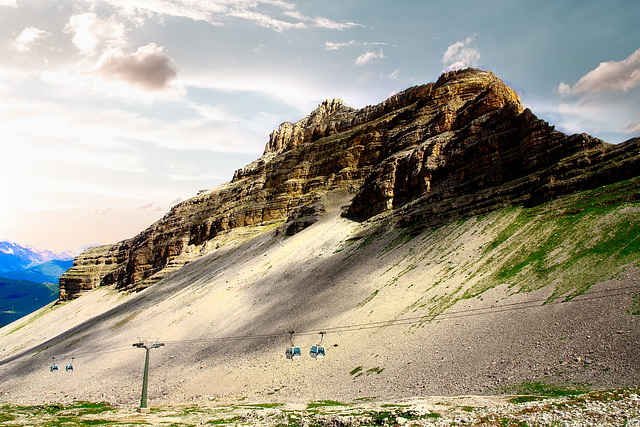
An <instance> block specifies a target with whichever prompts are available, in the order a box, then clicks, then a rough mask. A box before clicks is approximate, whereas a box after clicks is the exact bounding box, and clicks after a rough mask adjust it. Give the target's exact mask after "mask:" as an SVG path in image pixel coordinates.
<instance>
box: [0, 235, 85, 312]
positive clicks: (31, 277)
mask: <svg viewBox="0 0 640 427" xmlns="http://www.w3.org/2000/svg"><path fill="white" fill-rule="evenodd" d="M72 265H73V254H72V253H71V252H65V253H54V252H52V251H48V250H44V251H43V250H38V249H36V248H34V247H32V246H21V245H19V244H17V243H13V242H9V241H6V240H3V241H1V242H0V325H7V324H9V323H11V322H13V321H14V320H17V319H19V318H21V317H23V316H26V315H27V314H29V313H31V312H33V311H35V310H37V309H39V308H41V307H44V306H45V305H47V304H49V303H50V302H52V301H55V300H56V299H58V293H59V287H58V278H59V277H60V276H61V275H62V274H63V273H64V272H65V271H67V270H68V269H69V268H71V266H72Z"/></svg>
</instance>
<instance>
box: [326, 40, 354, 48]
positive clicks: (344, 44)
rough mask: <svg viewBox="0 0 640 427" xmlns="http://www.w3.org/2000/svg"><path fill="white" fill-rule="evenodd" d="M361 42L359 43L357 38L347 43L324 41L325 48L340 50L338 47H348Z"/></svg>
mask: <svg viewBox="0 0 640 427" xmlns="http://www.w3.org/2000/svg"><path fill="white" fill-rule="evenodd" d="M358 44H359V43H357V42H356V41H355V40H350V41H348V42H346V43H332V42H325V43H324V48H325V49H326V50H338V49H342V48H344V47H348V46H357V45H358Z"/></svg>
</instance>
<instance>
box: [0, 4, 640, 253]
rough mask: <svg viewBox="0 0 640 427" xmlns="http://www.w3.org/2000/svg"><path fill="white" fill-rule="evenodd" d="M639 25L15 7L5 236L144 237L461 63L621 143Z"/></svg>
mask: <svg viewBox="0 0 640 427" xmlns="http://www.w3.org/2000/svg"><path fill="white" fill-rule="evenodd" d="M639 22H640V1H638V0H624V1H623V0H608V1H602V0H538V1H535V2H534V1H524V0H448V1H424V0H409V1H393V2H392V1H389V0H387V1H385V0H346V1H345V0H339V1H338V0H323V1H317V0H315V1H314V0H303V1H293V0H177V1H167V0H106V1H86V2H85V1H78V0H74V1H66V0H27V1H22V0H0V171H1V173H2V180H1V182H2V184H0V185H1V186H0V201H1V203H2V205H1V206H2V208H1V209H0V240H3V239H6V240H11V241H14V242H17V243H20V244H23V245H26V244H29V245H32V246H35V247H38V248H40V249H48V250H54V251H76V252H77V251H80V250H82V249H83V248H86V247H88V246H93V245H97V244H107V243H115V242H117V241H120V240H123V239H126V238H130V237H133V236H135V235H136V234H137V233H139V232H140V231H142V230H143V229H144V228H146V227H147V226H149V225H150V224H152V223H153V222H154V221H156V220H158V219H160V218H161V217H162V216H163V215H164V214H165V213H166V212H167V211H168V210H169V209H170V207H171V206H173V205H175V204H176V203H178V202H180V201H182V200H186V199H188V198H190V197H193V196H195V195H196V194H197V192H198V191H199V190H202V189H209V188H214V187H216V186H217V185H219V184H221V183H223V182H226V181H229V180H231V178H232V177H233V172H234V170H236V169H238V168H240V167H242V166H244V165H246V164H248V163H250V162H251V161H253V160H255V159H257V158H258V157H260V155H261V154H262V152H263V150H264V147H265V145H266V143H267V142H268V138H269V134H270V133H271V131H272V130H273V129H275V128H277V127H278V125H279V124H280V123H282V122H285V121H291V122H295V121H297V120H300V119H301V118H303V117H305V116H306V115H308V114H309V113H310V112H311V111H312V110H313V109H315V108H316V107H317V105H318V104H319V103H321V102H322V101H323V100H325V99H328V98H336V97H337V98H342V99H343V100H344V101H345V102H346V103H347V104H348V105H350V106H352V107H355V108H361V107H364V106H367V105H372V104H377V103H380V102H382V101H384V100H385V99H386V98H388V97H389V96H390V95H392V94H394V93H396V92H398V91H401V90H403V89H406V88H408V87H410V86H413V85H417V84H424V83H429V82H433V81H435V80H437V78H438V76H439V75H440V74H441V73H442V72H443V71H446V70H452V69H458V68H466V67H476V68H480V69H484V70H490V71H492V72H494V73H495V74H496V75H497V76H498V77H499V78H501V79H502V80H503V81H505V82H506V83H507V84H508V85H510V86H511V87H512V88H513V89H515V90H516V91H517V92H518V94H519V95H520V97H521V100H522V102H523V104H524V105H525V106H526V107H528V108H531V110H532V111H533V112H534V113H535V114H536V115H537V116H538V117H540V118H543V119H544V120H547V121H548V122H550V123H551V124H553V125H555V126H556V128H557V129H559V130H562V131H564V132H567V133H576V132H586V133H589V134H591V135H594V136H597V137H600V138H602V139H604V140H605V141H607V142H612V143H619V142H621V141H624V140H627V139H629V138H631V137H634V136H638V135H639V134H640V96H639V95H640V25H639V24H638V23H639Z"/></svg>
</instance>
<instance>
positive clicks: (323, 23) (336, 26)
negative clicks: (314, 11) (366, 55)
mask: <svg viewBox="0 0 640 427" xmlns="http://www.w3.org/2000/svg"><path fill="white" fill-rule="evenodd" d="M313 22H314V26H315V27H318V28H327V29H329V30H345V29H347V28H352V27H361V26H362V25H359V24H356V23H355V22H345V23H339V22H335V21H332V20H330V19H327V18H315V19H314V20H313Z"/></svg>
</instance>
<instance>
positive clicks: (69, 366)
mask: <svg viewBox="0 0 640 427" xmlns="http://www.w3.org/2000/svg"><path fill="white" fill-rule="evenodd" d="M73 359H75V357H72V358H71V362H69V364H68V365H67V366H65V368H64V370H65V371H67V372H69V371H71V372H73Z"/></svg>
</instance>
